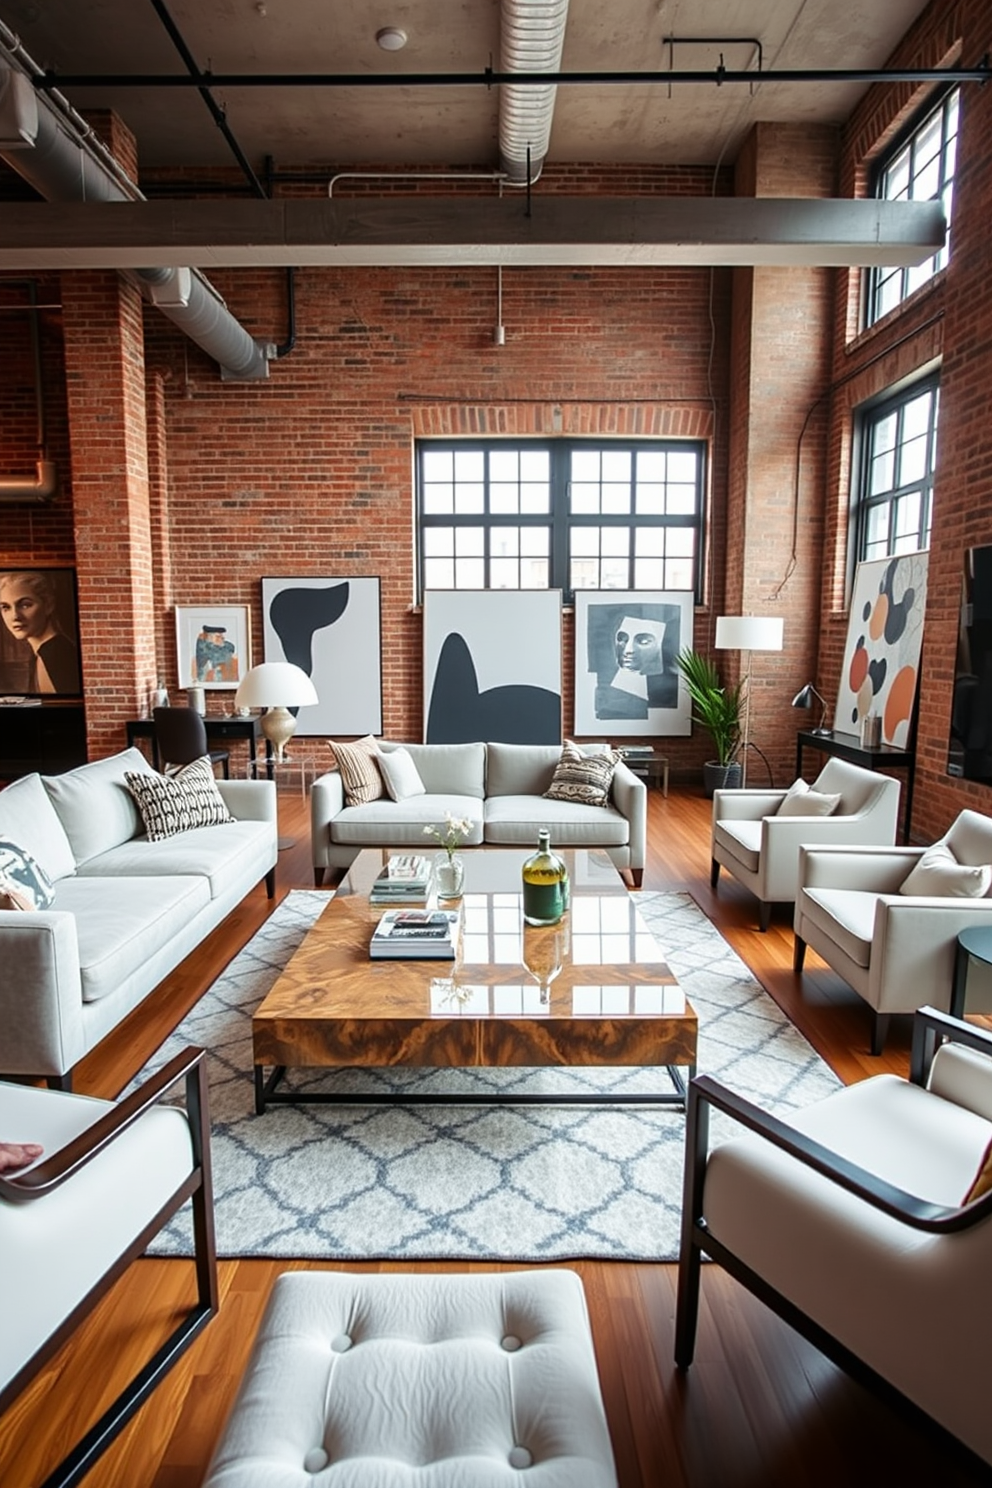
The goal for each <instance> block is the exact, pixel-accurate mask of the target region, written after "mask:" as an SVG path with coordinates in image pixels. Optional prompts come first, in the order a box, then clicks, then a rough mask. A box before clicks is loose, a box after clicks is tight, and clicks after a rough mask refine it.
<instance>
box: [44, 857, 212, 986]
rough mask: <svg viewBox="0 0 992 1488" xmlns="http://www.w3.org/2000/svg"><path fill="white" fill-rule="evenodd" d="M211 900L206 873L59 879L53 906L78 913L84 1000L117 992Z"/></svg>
mask: <svg viewBox="0 0 992 1488" xmlns="http://www.w3.org/2000/svg"><path fill="white" fill-rule="evenodd" d="M209 900H210V891H209V889H208V886H207V880H206V879H205V878H204V877H202V876H197V877H194V876H193V875H191V874H190V875H179V874H177V875H175V876H173V877H167V878H112V879H103V878H97V877H95V876H94V877H86V876H83V875H82V874H80V875H77V876H76V877H75V878H64V879H60V880H59V882H58V884H56V887H55V905H54V908H55V909H58V910H68V911H69V913H70V914H72V915H74V916H75V920H76V939H77V941H78V944H79V974H80V981H81V983H82V993H83V1001H84V1002H98V1001H99V1000H100V999H101V998H102V997H106V996H107V995H108V994H109V993H112V992H116V991H117V989H118V988H119V987H120V986H121V984H122V983H123V982H124V981H126V980H127V978H128V977H129V976H131V975H132V974H133V972H134V971H135V968H136V967H140V966H141V965H142V964H143V963H144V962H146V961H150V960H151V959H152V957H153V956H154V955H155V954H156V952H157V951H160V950H161V949H162V947H163V946H165V945H168V944H169V942H171V941H172V940H174V939H175V938H176V937H177V936H182V935H184V934H185V933H186V930H187V927H188V925H189V923H190V921H191V920H192V919H194V918H195V916H196V915H197V914H199V913H200V911H201V910H202V909H204V908H205V907H206V906H207V904H208V903H209Z"/></svg>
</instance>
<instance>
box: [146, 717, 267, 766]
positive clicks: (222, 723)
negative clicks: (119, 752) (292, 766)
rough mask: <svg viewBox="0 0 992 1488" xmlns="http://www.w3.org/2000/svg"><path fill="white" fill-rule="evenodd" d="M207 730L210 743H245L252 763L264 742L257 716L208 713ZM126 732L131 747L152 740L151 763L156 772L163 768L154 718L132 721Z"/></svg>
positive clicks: (205, 720)
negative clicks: (157, 745)
mask: <svg viewBox="0 0 992 1488" xmlns="http://www.w3.org/2000/svg"><path fill="white" fill-rule="evenodd" d="M203 722H204V724H205V726H206V730H207V743H208V744H213V743H215V742H216V743H218V744H228V743H230V742H231V741H232V740H236V739H244V740H245V741H246V742H247V744H248V746H249V749H250V750H251V757H252V759H254V758H255V753H256V750H257V748H258V741H259V739H260V738H264V735H263V733H262V727H261V718H260V716H259V715H258V714H257V713H253V714H250V715H249V717H247V718H243V717H241V715H240V714H237V713H208V714H207V715H206V717H205V718H204V720H203ZM124 727H125V728H126V730H127V742H128V747H130V746H131V745H132V744H134V743H135V742H136V741H137V740H138V739H151V741H152V762H153V764H154V765H155V768H156V769H159V768H160V761H159V758H158V750H157V749H156V748H155V720H154V719H153V718H129V719H128V721H127V723H126V724H125V725H124ZM265 758H266V759H267V760H270V759H271V758H272V745H271V743H270V742H269V740H268V739H266V740H265Z"/></svg>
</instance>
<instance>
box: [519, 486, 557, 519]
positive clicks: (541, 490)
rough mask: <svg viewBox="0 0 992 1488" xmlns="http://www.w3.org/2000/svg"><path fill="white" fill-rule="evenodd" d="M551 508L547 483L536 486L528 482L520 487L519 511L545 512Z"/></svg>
mask: <svg viewBox="0 0 992 1488" xmlns="http://www.w3.org/2000/svg"><path fill="white" fill-rule="evenodd" d="M550 506H551V491H550V488H549V487H548V485H547V483H545V484H544V485H536V484H534V483H533V482H528V483H527V485H525V486H521V487H520V510H521V511H525V512H546V511H548V510H549V509H550Z"/></svg>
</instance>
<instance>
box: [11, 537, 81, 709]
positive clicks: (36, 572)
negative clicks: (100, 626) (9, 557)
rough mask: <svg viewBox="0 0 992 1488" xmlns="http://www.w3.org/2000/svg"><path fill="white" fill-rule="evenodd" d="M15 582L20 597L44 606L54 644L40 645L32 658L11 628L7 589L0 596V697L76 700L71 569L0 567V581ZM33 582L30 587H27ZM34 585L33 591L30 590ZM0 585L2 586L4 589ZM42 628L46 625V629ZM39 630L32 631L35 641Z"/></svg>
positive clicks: (75, 601)
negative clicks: (34, 599)
mask: <svg viewBox="0 0 992 1488" xmlns="http://www.w3.org/2000/svg"><path fill="white" fill-rule="evenodd" d="M4 579H10V580H20V581H21V582H20V586H19V589H20V593H21V594H23V593H24V592H25V583H24V580H25V579H26V580H27V586H26V587H27V591H28V592H32V593H34V594H35V595H36V596H37V597H38V599H39V600H40V601H41V603H42V604H43V605H44V614H45V616H46V618H47V619H50V621H51V627H52V628H53V629H54V630H55V632H56V634H55V636H54V637H51V638H50V641H51V640H54V642H55V644H54V645H52V644H47V645H46V643H44V642H42V643H41V645H40V646H39V647H38V652H37V656H38V658H39V659H40V661H41V663H42V667H43V668H44V671H43V672H42V667H38V666H37V664H36V660H35V657H36V652H35V648H34V647H33V646H32V645H31V642H30V640H28V639H27V638H26V637H25V636H24V634H23V633H19V632H20V631H21V627H20V626H15V628H13V629H12V628H11V625H12V623H13V622H14V616H15V612H16V603H15V600H16V597H17V596H16V595H15V594H14V592H13V591H10V592H8V593H6V594H3V593H0V602H3V605H4V607H3V609H2V610H0V695H3V696H16V697H51V696H56V697H82V695H83V683H82V674H81V671H80V657H79V600H78V596H77V593H76V570H75V569H74V568H40V567H38V566H36V565H34V564H24V565H23V566H21V567H18V568H0V580H4ZM32 581H34V583H32ZM36 586H37V587H36ZM4 587H6V586H4ZM46 628H47V627H46ZM42 633H43V632H39V631H35V637H36V645H37V644H38V642H37V637H38V636H39V635H40V634H42Z"/></svg>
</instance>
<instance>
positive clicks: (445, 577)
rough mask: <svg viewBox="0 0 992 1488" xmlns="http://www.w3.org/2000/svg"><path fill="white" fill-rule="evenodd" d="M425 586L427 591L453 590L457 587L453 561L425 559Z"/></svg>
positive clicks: (447, 559)
mask: <svg viewBox="0 0 992 1488" xmlns="http://www.w3.org/2000/svg"><path fill="white" fill-rule="evenodd" d="M424 586H425V587H426V588H427V589H453V588H454V587H455V565H454V562H453V561H452V559H450V558H427V559H425V560H424Z"/></svg>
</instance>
